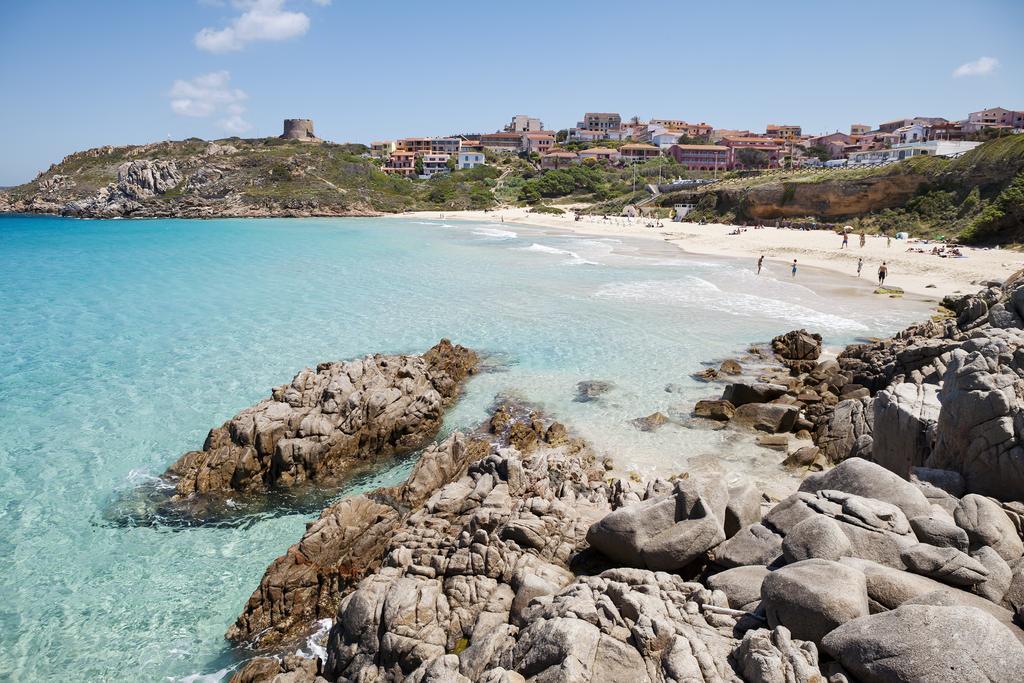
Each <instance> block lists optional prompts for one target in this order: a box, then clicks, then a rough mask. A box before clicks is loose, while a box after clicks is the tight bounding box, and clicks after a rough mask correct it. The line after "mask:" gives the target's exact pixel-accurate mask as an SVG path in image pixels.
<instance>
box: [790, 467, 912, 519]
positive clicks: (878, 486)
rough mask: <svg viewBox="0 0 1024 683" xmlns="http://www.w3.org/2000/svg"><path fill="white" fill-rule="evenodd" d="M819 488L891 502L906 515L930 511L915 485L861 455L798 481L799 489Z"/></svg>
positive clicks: (805, 490)
mask: <svg viewBox="0 0 1024 683" xmlns="http://www.w3.org/2000/svg"><path fill="white" fill-rule="evenodd" d="M823 489H834V490H838V491H845V492H846V493H852V494H854V495H858V496H863V497H865V498H874V499H877V500H881V501H884V502H887V503H892V504H893V505H895V506H896V507H898V508H900V509H901V510H903V512H904V513H905V514H906V516H907V517H908V518H909V517H917V516H920V515H927V514H928V513H929V512H930V511H931V507H930V505H929V503H928V499H927V498H925V497H924V494H923V493H921V491H920V490H918V488H917V487H916V486H914V485H913V484H911V483H910V482H908V481H906V480H905V479H902V478H900V477H899V476H898V475H896V474H894V473H892V472H890V471H889V470H887V469H885V468H884V467H882V466H881V465H877V464H875V463H873V462H868V461H867V460H864V459H862V458H850V459H848V460H844V461H843V462H842V463H840V464H839V465H837V466H836V467H835V468H833V469H831V470H829V471H827V472H822V473H821V474H812V475H810V476H809V477H807V478H806V479H804V480H803V482H801V484H800V491H804V492H808V493H814V492H815V491H820V490H823Z"/></svg>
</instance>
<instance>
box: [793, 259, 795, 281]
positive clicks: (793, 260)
mask: <svg viewBox="0 0 1024 683" xmlns="http://www.w3.org/2000/svg"><path fill="white" fill-rule="evenodd" d="M793 277H796V259H793Z"/></svg>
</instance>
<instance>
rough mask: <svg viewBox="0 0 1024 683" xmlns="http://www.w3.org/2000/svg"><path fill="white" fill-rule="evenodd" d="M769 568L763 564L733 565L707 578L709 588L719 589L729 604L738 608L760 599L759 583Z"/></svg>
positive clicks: (762, 581) (766, 574) (762, 580)
mask: <svg viewBox="0 0 1024 683" xmlns="http://www.w3.org/2000/svg"><path fill="white" fill-rule="evenodd" d="M768 574H769V570H768V568H767V567H765V566H763V565H748V566H741V567H733V568H732V569H726V570H725V571H723V572H719V573H717V574H712V575H711V576H709V577H708V578H707V581H706V583H707V586H708V588H710V589H711V590H720V591H722V592H723V593H725V595H726V597H727V598H728V599H729V606H730V607H733V608H735V609H739V608H740V607H743V606H744V605H749V604H751V603H753V602H757V601H758V600H760V599H761V584H762V583H764V579H765V577H766V576H768Z"/></svg>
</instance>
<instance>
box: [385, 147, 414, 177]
mask: <svg viewBox="0 0 1024 683" xmlns="http://www.w3.org/2000/svg"><path fill="white" fill-rule="evenodd" d="M380 170H382V171H384V172H385V173H390V174H393V175H400V176H405V177H407V178H408V177H411V176H413V175H415V174H416V152H406V151H402V150H395V151H394V152H392V153H391V154H390V155H389V156H388V160H387V163H386V164H384V166H383V168H381V169H380Z"/></svg>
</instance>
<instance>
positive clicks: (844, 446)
mask: <svg viewBox="0 0 1024 683" xmlns="http://www.w3.org/2000/svg"><path fill="white" fill-rule="evenodd" d="M871 401H872V399H870V398H848V399H846V400H843V401H839V402H838V403H837V404H836V406H835V408H834V409H833V410H831V411H829V412H828V413H826V414H825V415H824V416H823V418H822V419H821V420H820V421H819V422H818V424H817V425H816V426H815V434H814V443H816V444H817V445H818V447H819V448H821V452H822V454H823V455H824V456H825V458H826V459H827V460H828V461H829V462H831V463H838V462H842V461H843V460H846V459H847V458H867V457H870V454H871V449H872V443H873V439H872V430H873V426H872V425H873V423H874V419H875V414H874V411H873V410H872V408H871Z"/></svg>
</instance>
